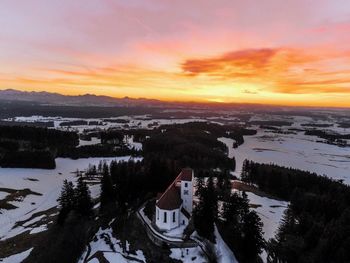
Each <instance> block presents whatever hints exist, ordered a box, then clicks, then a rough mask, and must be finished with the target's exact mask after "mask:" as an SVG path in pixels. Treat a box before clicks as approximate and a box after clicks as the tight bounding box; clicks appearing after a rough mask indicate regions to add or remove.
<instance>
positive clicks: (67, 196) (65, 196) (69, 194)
mask: <svg viewBox="0 0 350 263" xmlns="http://www.w3.org/2000/svg"><path fill="white" fill-rule="evenodd" d="M74 199H75V198H74V186H73V183H72V182H68V181H67V180H64V181H63V186H62V190H61V195H60V197H59V198H58V199H57V201H58V203H59V206H60V208H61V210H60V213H59V215H58V223H59V224H63V223H64V220H65V218H66V216H67V215H68V213H69V211H71V210H72V209H73V208H74V205H75V204H74Z"/></svg>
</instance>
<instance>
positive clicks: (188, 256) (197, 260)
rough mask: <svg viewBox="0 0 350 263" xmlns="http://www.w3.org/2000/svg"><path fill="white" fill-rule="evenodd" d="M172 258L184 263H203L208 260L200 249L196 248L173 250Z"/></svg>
mask: <svg viewBox="0 0 350 263" xmlns="http://www.w3.org/2000/svg"><path fill="white" fill-rule="evenodd" d="M170 251H171V254H170V258H172V259H177V260H180V261H181V262H183V263H187V262H192V263H203V262H205V261H206V258H205V257H204V255H203V251H202V250H201V249H200V248H199V247H194V248H171V249H170Z"/></svg>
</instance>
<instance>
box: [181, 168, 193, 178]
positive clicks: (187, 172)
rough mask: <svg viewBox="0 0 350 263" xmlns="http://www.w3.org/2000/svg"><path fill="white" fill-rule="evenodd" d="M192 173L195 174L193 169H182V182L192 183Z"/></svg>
mask: <svg viewBox="0 0 350 263" xmlns="http://www.w3.org/2000/svg"><path fill="white" fill-rule="evenodd" d="M192 173H193V170H192V169H191V168H184V169H182V171H181V173H180V174H179V176H178V178H179V180H181V181H192Z"/></svg>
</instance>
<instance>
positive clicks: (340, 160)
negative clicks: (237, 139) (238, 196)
mask: <svg viewBox="0 0 350 263" xmlns="http://www.w3.org/2000/svg"><path fill="white" fill-rule="evenodd" d="M220 140H221V141H223V142H224V143H226V144H227V146H228V147H229V149H230V148H231V149H230V153H229V154H230V155H231V154H233V155H234V156H235V159H236V171H235V173H234V174H235V175H236V176H238V177H239V176H240V174H241V170H242V164H243V161H244V160H245V159H248V160H252V161H255V162H260V163H275V164H278V165H281V166H286V167H293V168H296V169H302V170H306V171H310V172H315V173H317V174H320V175H327V176H329V177H331V178H334V179H342V180H344V182H345V183H347V184H349V183H350V147H338V146H336V145H329V144H326V143H321V142H317V140H318V139H317V138H316V137H314V136H306V135H304V134H303V133H301V132H299V133H297V134H275V133H272V132H269V131H266V130H262V129H258V133H257V134H256V135H254V136H244V141H245V142H244V144H242V145H241V146H239V147H238V148H236V149H233V148H232V142H231V139H228V138H221V139H220Z"/></svg>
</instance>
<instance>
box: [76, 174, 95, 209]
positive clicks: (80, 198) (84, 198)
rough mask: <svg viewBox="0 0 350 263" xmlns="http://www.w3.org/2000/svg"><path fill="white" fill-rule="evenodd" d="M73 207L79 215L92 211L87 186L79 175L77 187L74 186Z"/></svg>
mask: <svg viewBox="0 0 350 263" xmlns="http://www.w3.org/2000/svg"><path fill="white" fill-rule="evenodd" d="M74 192H75V195H74V196H75V208H76V210H77V211H78V212H79V213H80V214H81V215H90V214H91V213H92V200H91V196H90V191H89V188H88V187H87V185H86V183H85V182H84V181H83V178H82V177H81V176H80V177H79V178H78V183H77V187H76V188H75V191H74Z"/></svg>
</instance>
